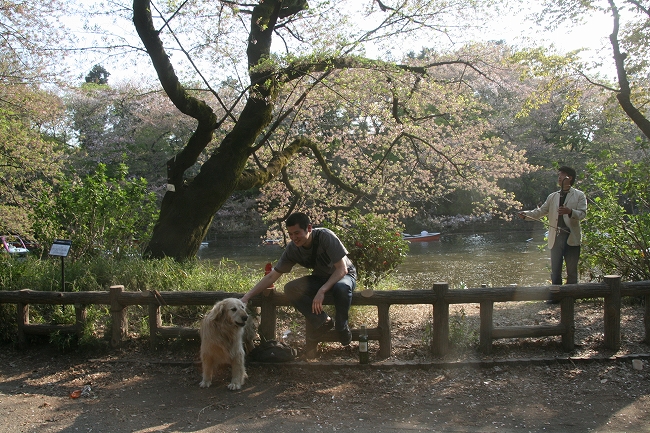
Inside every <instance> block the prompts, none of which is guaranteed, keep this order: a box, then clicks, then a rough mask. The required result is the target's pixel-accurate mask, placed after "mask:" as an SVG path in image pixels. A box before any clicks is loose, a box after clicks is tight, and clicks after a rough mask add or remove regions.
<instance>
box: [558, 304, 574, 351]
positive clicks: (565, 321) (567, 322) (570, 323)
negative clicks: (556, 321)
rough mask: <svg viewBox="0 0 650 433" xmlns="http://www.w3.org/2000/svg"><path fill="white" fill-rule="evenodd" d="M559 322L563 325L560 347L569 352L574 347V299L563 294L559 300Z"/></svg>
mask: <svg viewBox="0 0 650 433" xmlns="http://www.w3.org/2000/svg"><path fill="white" fill-rule="evenodd" d="M560 323H561V324H562V325H564V333H563V334H562V349H563V350H565V351H566V352H570V351H572V350H573V348H574V347H575V333H576V325H575V299H573V298H571V297H569V296H565V297H564V298H562V300H561V301H560Z"/></svg>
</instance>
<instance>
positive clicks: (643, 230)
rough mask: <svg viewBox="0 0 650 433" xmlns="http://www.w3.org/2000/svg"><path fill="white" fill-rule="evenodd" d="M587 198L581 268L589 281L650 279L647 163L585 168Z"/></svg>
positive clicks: (649, 208) (649, 191)
mask: <svg viewBox="0 0 650 433" xmlns="http://www.w3.org/2000/svg"><path fill="white" fill-rule="evenodd" d="M589 178H590V182H591V186H590V191H587V197H588V198H589V199H590V203H589V210H588V214H587V219H586V220H585V223H584V240H583V245H584V246H583V248H584V249H583V253H582V254H581V261H582V266H583V267H585V268H587V270H588V271H589V273H590V274H591V277H592V279H597V278H600V277H602V276H603V275H607V274H614V273H618V274H620V275H621V276H622V277H623V279H624V280H631V281H638V280H649V279H650V213H649V212H650V178H649V177H648V161H647V160H646V161H639V162H632V161H627V162H625V163H623V164H621V165H618V164H603V166H602V167H598V166H596V165H595V164H591V165H590V166H589Z"/></svg>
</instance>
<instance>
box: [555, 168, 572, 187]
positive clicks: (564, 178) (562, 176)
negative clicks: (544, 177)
mask: <svg viewBox="0 0 650 433" xmlns="http://www.w3.org/2000/svg"><path fill="white" fill-rule="evenodd" d="M571 180H572V178H571V176H569V175H568V174H566V173H565V172H563V171H560V172H558V173H557V183H558V185H560V188H562V189H569V187H570V186H571Z"/></svg>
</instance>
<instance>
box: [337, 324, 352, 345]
mask: <svg viewBox="0 0 650 433" xmlns="http://www.w3.org/2000/svg"><path fill="white" fill-rule="evenodd" d="M336 332H338V333H339V341H340V342H341V344H342V345H343V346H349V345H350V342H351V341H352V332H350V328H345V329H343V330H341V331H336Z"/></svg>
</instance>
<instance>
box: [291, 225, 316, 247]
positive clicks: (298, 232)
mask: <svg viewBox="0 0 650 433" xmlns="http://www.w3.org/2000/svg"><path fill="white" fill-rule="evenodd" d="M287 231H288V232H289V238H291V241H292V242H293V244H294V245H295V246H297V247H309V245H311V225H308V226H307V230H304V229H303V228H301V227H300V224H296V225H293V226H289V227H287Z"/></svg>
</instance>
